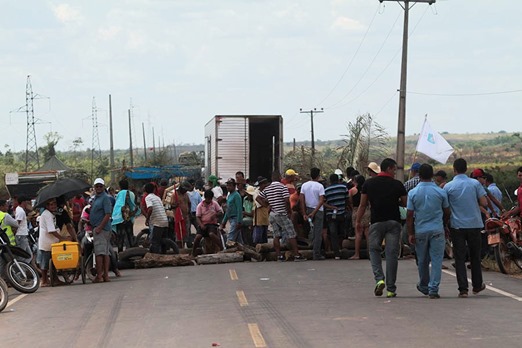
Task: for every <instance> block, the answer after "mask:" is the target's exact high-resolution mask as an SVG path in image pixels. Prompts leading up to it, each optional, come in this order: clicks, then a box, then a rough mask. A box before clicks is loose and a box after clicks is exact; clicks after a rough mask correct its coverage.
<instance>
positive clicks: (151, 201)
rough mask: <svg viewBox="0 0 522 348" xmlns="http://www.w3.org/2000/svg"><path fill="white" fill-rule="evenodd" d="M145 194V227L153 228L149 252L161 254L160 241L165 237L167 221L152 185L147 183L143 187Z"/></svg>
mask: <svg viewBox="0 0 522 348" xmlns="http://www.w3.org/2000/svg"><path fill="white" fill-rule="evenodd" d="M145 192H147V197H145V204H146V206H147V210H146V211H145V216H146V217H147V219H146V220H145V225H147V226H151V225H152V226H153V228H152V232H151V233H152V234H151V240H150V252H151V253H156V254H159V253H161V240H162V239H163V238H165V237H166V236H167V228H168V227H169V221H168V219H167V214H166V213H165V208H163V203H162V202H161V199H160V198H159V197H158V196H156V195H155V194H154V185H153V184H152V183H150V182H149V183H148V184H146V185H145Z"/></svg>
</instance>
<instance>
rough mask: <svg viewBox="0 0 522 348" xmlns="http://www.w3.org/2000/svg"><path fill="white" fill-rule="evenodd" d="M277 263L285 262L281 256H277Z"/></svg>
mask: <svg viewBox="0 0 522 348" xmlns="http://www.w3.org/2000/svg"><path fill="white" fill-rule="evenodd" d="M277 261H280V262H285V261H286V260H285V257H284V256H283V255H279V256H278V257H277Z"/></svg>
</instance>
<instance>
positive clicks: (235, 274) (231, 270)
mask: <svg viewBox="0 0 522 348" xmlns="http://www.w3.org/2000/svg"><path fill="white" fill-rule="evenodd" d="M228 273H230V279H231V280H238V277H237V273H236V270H235V269H229V270H228Z"/></svg>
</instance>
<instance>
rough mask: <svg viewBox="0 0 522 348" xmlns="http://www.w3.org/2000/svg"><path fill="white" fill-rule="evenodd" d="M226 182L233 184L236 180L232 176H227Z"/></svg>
mask: <svg viewBox="0 0 522 348" xmlns="http://www.w3.org/2000/svg"><path fill="white" fill-rule="evenodd" d="M226 183H227V184H232V185H235V184H236V180H235V179H234V178H228V180H227V182H226Z"/></svg>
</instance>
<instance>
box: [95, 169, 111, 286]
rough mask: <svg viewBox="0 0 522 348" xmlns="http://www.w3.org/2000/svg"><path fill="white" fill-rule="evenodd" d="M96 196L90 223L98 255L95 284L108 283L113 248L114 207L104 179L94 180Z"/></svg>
mask: <svg viewBox="0 0 522 348" xmlns="http://www.w3.org/2000/svg"><path fill="white" fill-rule="evenodd" d="M93 186H94V192H95V193H96V196H95V197H94V201H93V202H92V205H91V214H90V222H91V226H92V229H93V232H94V233H93V237H94V241H93V244H94V253H95V254H96V273H97V275H96V278H94V280H93V281H92V282H93V283H101V282H102V281H103V282H108V281H110V280H109V266H110V248H111V224H110V223H109V221H110V219H111V215H112V205H111V201H110V199H109V196H108V195H107V193H106V192H105V181H103V179H102V178H97V179H96V180H94V185H93Z"/></svg>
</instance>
